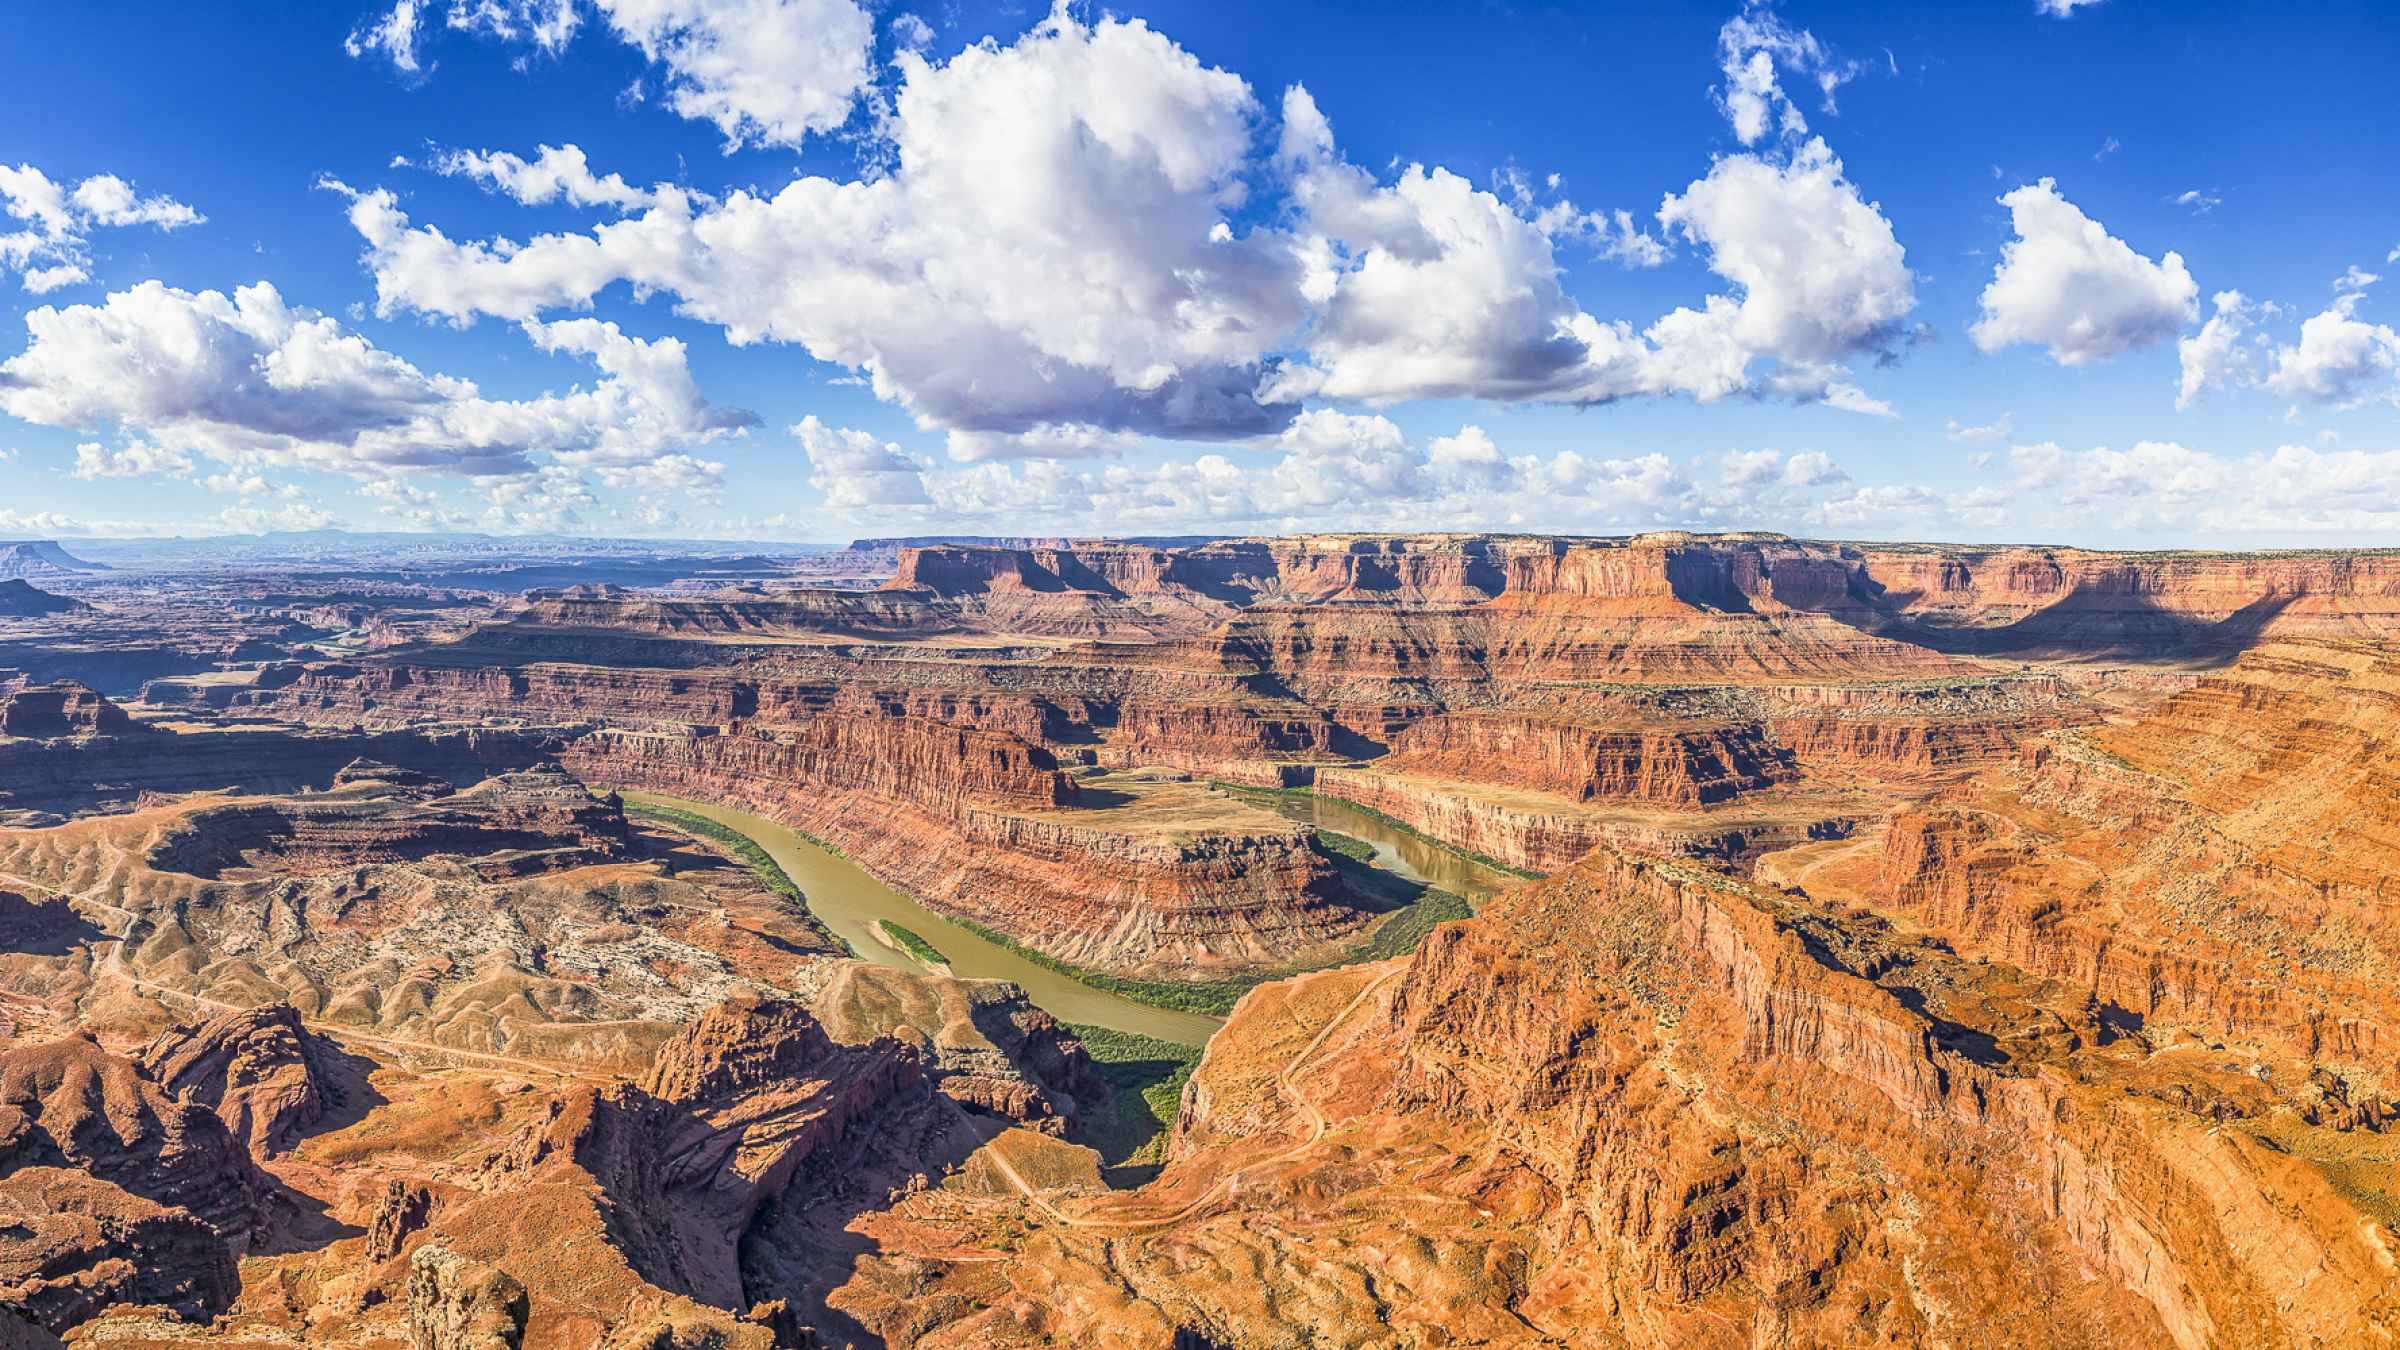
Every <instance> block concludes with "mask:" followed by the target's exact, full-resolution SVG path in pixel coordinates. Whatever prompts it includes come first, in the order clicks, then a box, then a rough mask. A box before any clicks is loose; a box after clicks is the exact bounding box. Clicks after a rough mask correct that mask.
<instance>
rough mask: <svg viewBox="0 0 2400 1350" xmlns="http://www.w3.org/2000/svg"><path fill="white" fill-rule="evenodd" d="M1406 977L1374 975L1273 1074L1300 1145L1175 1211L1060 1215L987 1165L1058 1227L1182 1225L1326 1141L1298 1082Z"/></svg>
mask: <svg viewBox="0 0 2400 1350" xmlns="http://www.w3.org/2000/svg"><path fill="white" fill-rule="evenodd" d="M1407 973H1408V967H1406V966H1402V967H1400V968H1398V969H1396V970H1387V971H1385V972H1384V973H1383V974H1381V975H1378V976H1376V977H1375V978H1374V979H1372V980H1369V981H1367V984H1366V987H1365V988H1363V989H1360V990H1359V991H1358V993H1357V994H1356V995H1354V996H1352V998H1351V1000H1350V1001H1349V1002H1348V1003H1346V1004H1343V1005H1342V1009H1341V1011H1339V1012H1337V1013H1335V1014H1334V1015H1333V1016H1332V1017H1331V1018H1329V1019H1327V1021H1326V1023H1325V1025H1324V1026H1321V1027H1319V1028H1317V1034H1316V1035H1315V1036H1313V1037H1311V1038H1310V1039H1309V1042H1308V1044H1307V1045H1306V1046H1304V1047H1302V1048H1301V1051H1300V1053H1299V1054H1297V1055H1295V1056H1293V1057H1292V1062H1291V1063H1290V1064H1289V1065H1287V1066H1286V1067H1285V1068H1284V1070H1283V1072H1281V1073H1279V1074H1277V1075H1275V1086H1276V1087H1277V1088H1278V1089H1279V1090H1280V1091H1281V1092H1282V1093H1283V1095H1284V1096H1286V1097H1288V1098H1290V1099H1291V1102H1292V1105H1293V1106H1294V1107H1295V1108H1297V1110H1298V1111H1299V1113H1300V1118H1301V1119H1302V1120H1303V1121H1304V1122H1305V1123H1306V1125H1307V1129H1306V1131H1305V1133H1304V1134H1303V1137H1302V1138H1301V1139H1300V1140H1299V1142H1297V1143H1294V1144H1292V1145H1290V1146H1289V1147H1287V1148H1285V1149H1283V1150H1282V1151H1281V1152H1279V1153H1276V1154H1274V1155H1272V1156H1270V1157H1266V1158H1261V1159H1259V1160H1257V1161H1256V1162H1250V1163H1245V1164H1243V1165H1242V1166H1240V1167H1237V1168H1235V1169H1234V1170H1232V1171H1231V1172H1228V1173H1226V1174H1225V1175H1224V1176H1221V1177H1219V1178H1217V1179H1216V1181H1215V1182H1214V1183H1212V1184H1211V1185H1210V1186H1209V1188H1208V1189H1207V1190H1205V1191H1203V1192H1201V1193H1200V1194H1199V1195H1198V1196H1197V1197H1195V1198H1193V1199H1191V1200H1189V1201H1186V1202H1185V1203H1184V1204H1182V1205H1179V1206H1177V1207H1176V1208H1175V1209H1173V1210H1170V1211H1169V1212H1167V1213H1165V1214H1155V1215H1150V1216H1147V1217H1124V1218H1116V1217H1110V1216H1107V1215H1081V1214H1069V1213H1067V1212H1065V1211H1064V1210H1061V1209H1059V1208H1058V1207H1057V1206H1056V1205H1053V1204H1051V1203H1050V1202H1049V1201H1048V1200H1046V1199H1044V1198H1043V1197H1042V1195H1041V1194H1040V1192H1038V1191H1036V1190H1035V1189H1034V1188H1033V1187H1032V1186H1031V1185H1030V1184H1029V1183H1027V1182H1026V1180H1025V1178H1024V1177H1023V1176H1021V1175H1019V1174H1018V1172H1017V1169H1015V1168H1014V1167H1011V1166H1009V1163H1008V1159H1006V1158H1004V1157H1002V1156H1001V1155H1000V1151H999V1150H998V1149H994V1150H992V1154H991V1158H992V1165H993V1166H994V1167H996V1168H998V1169H999V1172H1000V1175H1002V1176H1004V1177H1006V1178H1007V1179H1008V1181H1009V1184H1010V1185H1012V1186H1015V1187H1016V1188H1017V1190H1018V1191H1019V1192H1020V1193H1022V1194H1023V1195H1024V1197H1025V1198H1026V1199H1027V1200H1029V1201H1031V1202H1032V1203H1033V1205H1034V1207H1035V1208H1037V1209H1040V1210H1041V1211H1042V1212H1043V1213H1045V1214H1047V1215H1049V1216H1050V1217H1051V1218H1053V1219H1055V1220H1057V1221H1058V1222H1060V1223H1062V1224H1065V1225H1066V1226H1067V1227H1069V1228H1095V1229H1114V1230H1118V1231H1125V1232H1144V1231H1148V1230H1152V1229H1158V1228H1165V1227H1169V1226H1171V1225H1174V1224H1178V1223H1181V1222H1183V1221H1184V1220H1185V1219H1188V1218H1190V1217H1191V1216H1192V1215H1193V1214H1196V1213H1198V1212H1199V1211H1201V1210H1203V1209H1205V1208H1207V1207H1209V1206H1211V1205H1214V1204H1216V1203H1218V1202H1219V1201H1221V1200H1223V1199H1224V1198H1225V1196H1226V1195H1227V1194H1229V1193H1231V1191H1232V1190H1233V1188H1234V1187H1236V1186H1238V1185H1240V1184H1241V1181H1242V1178H1243V1177H1245V1176H1248V1175H1250V1174H1251V1173H1254V1172H1259V1171H1263V1170H1265V1169H1267V1168H1270V1167H1277V1166H1281V1165H1282V1164H1284V1163H1287V1162H1290V1161H1291V1160H1292V1159H1294V1158H1296V1157H1298V1156H1300V1155H1301V1154H1302V1153H1305V1152H1307V1151H1308V1150H1309V1149H1310V1148H1311V1147H1313V1146H1314V1145H1315V1144H1316V1142H1317V1141H1318V1140H1320V1139H1322V1138H1324V1137H1325V1132H1326V1131H1327V1130H1328V1129H1330V1128H1331V1122H1329V1121H1327V1120H1326V1119H1325V1113H1324V1112H1323V1111H1320V1110H1318V1109H1317V1105H1316V1103H1315V1102H1312V1101H1310V1100H1309V1099H1308V1098H1307V1097H1306V1096H1304V1095H1303V1094H1302V1093H1301V1092H1300V1091H1299V1088H1298V1086H1297V1084H1298V1082H1299V1080H1300V1079H1301V1078H1302V1077H1303V1076H1304V1075H1305V1074H1307V1073H1308V1072H1309V1070H1311V1069H1312V1068H1313V1067H1315V1063H1316V1060H1317V1057H1318V1053H1319V1052H1320V1051H1322V1050H1323V1049H1324V1048H1325V1042H1326V1041H1328V1040H1330V1039H1331V1038H1332V1036H1333V1033H1334V1032H1335V1031H1337V1030H1339V1029H1340V1028H1341V1026H1342V1024H1343V1023H1345V1022H1347V1021H1349V1020H1350V1017H1351V1015H1352V1014H1354V1013H1356V1012H1357V1011H1358V1010H1359V1009H1360V1008H1361V1007H1363V1006H1364V1005H1365V1004H1366V1003H1367V1001H1368V1000H1369V999H1372V998H1373V997H1374V996H1375V994H1376V993H1377V991H1379V990H1381V989H1382V988H1383V987H1384V986H1385V985H1387V984H1390V983H1391V982H1392V981H1394V980H1396V979H1399V978H1400V977H1401V976H1402V975H1405V974H1407Z"/></svg>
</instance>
